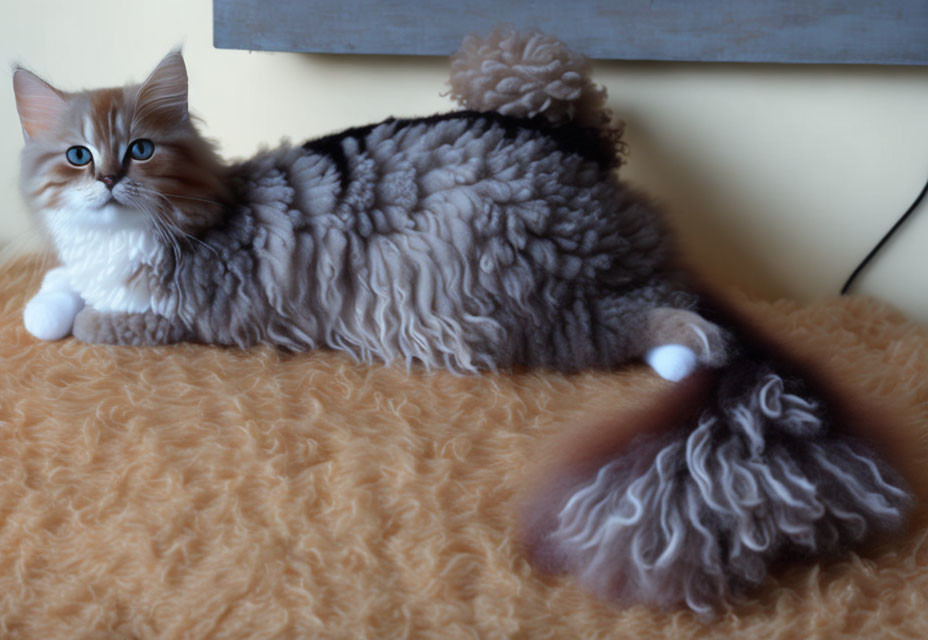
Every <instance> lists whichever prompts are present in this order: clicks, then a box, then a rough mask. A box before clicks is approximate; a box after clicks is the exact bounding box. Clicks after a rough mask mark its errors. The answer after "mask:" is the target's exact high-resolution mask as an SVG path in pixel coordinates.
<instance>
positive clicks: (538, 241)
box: [13, 29, 911, 612]
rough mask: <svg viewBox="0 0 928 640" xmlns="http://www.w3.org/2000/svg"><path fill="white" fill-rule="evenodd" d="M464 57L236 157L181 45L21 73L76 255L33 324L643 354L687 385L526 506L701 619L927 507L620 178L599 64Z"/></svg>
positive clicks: (494, 360) (484, 359)
mask: <svg viewBox="0 0 928 640" xmlns="http://www.w3.org/2000/svg"><path fill="white" fill-rule="evenodd" d="M451 67H452V70H451V94H452V96H453V97H454V98H455V99H457V100H458V101H459V102H461V103H462V104H463V105H464V106H465V110H461V111H454V112H451V113H446V114H438V115H434V116H429V117H424V118H407V119H394V118H389V119H387V120H384V121H383V122H380V123H375V124H371V125H368V126H362V127H356V128H352V129H348V130H346V131H342V132H337V133H333V134H331V135H327V136H324V137H322V138H318V139H314V140H310V141H308V142H306V143H304V144H302V145H292V144H289V143H284V144H281V145H280V146H278V147H276V148H273V149H267V150H264V151H261V152H259V153H258V154H257V155H255V156H254V157H252V158H249V159H245V160H242V161H239V162H233V163H226V162H225V161H223V160H222V159H221V158H220V157H219V155H218V153H217V152H216V150H215V148H214V147H213V146H212V145H211V144H210V143H209V142H208V141H207V140H206V139H205V138H203V137H202V135H201V134H200V133H199V131H198V129H197V125H196V121H195V119H193V118H191V117H190V114H189V111H188V104H187V99H188V82H187V72H186V66H185V62H184V60H183V57H182V55H181V53H180V52H179V51H174V52H171V53H170V54H168V56H166V57H165V58H164V59H163V60H162V61H161V63H160V64H159V65H158V66H157V67H156V68H155V69H154V71H152V73H151V74H150V75H149V76H148V78H147V79H146V80H145V81H143V82H142V83H140V84H137V85H127V86H125V87H117V88H112V89H98V90H91V91H79V92H65V91H61V90H59V89H56V88H55V87H52V86H51V85H50V84H48V83H47V82H45V81H44V80H42V79H41V78H39V77H38V76H36V75H35V74H33V73H31V72H29V71H26V70H25V69H17V70H16V71H15V72H14V75H13V86H14V91H15V94H16V103H17V109H18V112H19V115H20V123H21V124H22V128H23V133H24V138H25V146H24V150H23V154H22V173H21V189H22V193H23V196H24V199H25V200H26V203H27V204H28V206H29V207H30V209H31V210H32V212H33V214H34V215H35V217H36V218H37V220H38V222H39V223H40V224H41V225H42V226H43V227H44V230H45V231H46V237H48V238H49V240H50V241H51V242H52V243H53V244H54V248H55V252H56V254H57V257H58V260H59V263H60V264H59V266H57V267H56V268H54V269H52V270H51V271H49V272H48V273H46V274H45V277H44V280H43V283H42V286H41V288H40V290H39V291H38V293H37V295H35V297H33V298H32V300H30V301H29V303H28V304H27V305H26V307H25V310H24V315H23V319H24V324H25V327H26V329H27V330H28V331H29V332H30V333H31V334H32V335H33V336H35V337H36V338H39V339H43V340H58V339H62V338H66V337H69V336H73V337H74V338H77V339H79V340H82V341H84V342H90V343H106V344H120V345H132V346H152V345H164V344H171V343H175V342H179V341H195V342H201V343H207V344H216V345H229V346H236V347H241V348H246V347H249V346H251V345H254V344H269V345H273V346H275V347H280V348H284V349H289V350H293V351H305V350H310V349H318V348H331V349H339V350H342V351H345V352H348V353H349V354H351V355H352V356H354V357H355V358H356V359H357V360H358V361H363V362H374V361H401V362H406V363H407V364H410V365H411V364H412V363H414V362H415V363H418V364H419V365H421V366H424V367H426V368H430V367H431V368H443V369H450V370H453V371H456V372H459V373H479V372H480V371H486V370H499V369H507V368H512V367H517V366H536V367H550V368H554V369H558V370H562V371H576V370H580V369H588V368H592V367H599V368H614V367H617V366H620V365H622V364H624V363H627V362H629V361H633V360H638V359H643V360H645V361H646V362H647V363H648V364H650V365H651V367H653V368H654V370H655V371H656V372H657V373H658V374H659V375H660V376H662V377H663V378H666V379H668V380H672V381H681V380H682V382H680V383H679V386H678V387H676V388H675V389H674V390H673V391H672V393H671V395H670V396H669V397H667V398H663V399H662V400H661V401H660V402H659V404H658V405H656V408H655V409H654V410H653V411H650V412H645V413H643V414H641V415H636V416H629V417H627V418H625V419H618V420H613V421H607V422H606V423H604V424H599V425H597V427H598V428H597V431H596V436H595V437H590V436H589V435H587V434H585V432H584V431H582V430H571V431H570V432H569V433H568V436H567V437H568V438H569V442H568V444H567V445H562V446H561V456H560V457H559V458H557V459H552V460H549V461H548V463H547V464H546V465H545V467H544V468H543V473H542V475H541V476H540V478H541V479H540V480H539V481H538V483H537V484H536V485H535V486H534V487H533V489H534V491H531V492H529V493H530V495H529V497H528V498H527V502H526V508H525V518H524V527H523V529H524V538H525V542H526V547H527V549H528V551H529V554H530V556H531V558H533V559H534V561H535V562H536V564H538V565H539V566H540V567H542V568H545V569H548V570H559V571H560V570H563V571H567V572H570V573H572V574H574V575H575V576H576V577H577V579H579V580H580V581H581V582H582V583H583V584H585V585H587V586H588V587H589V588H591V589H593V590H594V591H596V592H597V593H599V594H601V595H602V596H604V597H606V598H609V599H611V600H616V601H620V602H644V603H648V604H651V605H659V606H676V605H688V606H689V607H691V608H692V609H694V610H697V611H702V612H709V611H711V610H713V608H714V607H715V606H716V605H718V604H719V603H721V602H722V601H724V600H725V599H726V598H728V597H729V596H732V595H736V594H738V593H742V592H744V591H745V589H746V588H749V587H753V586H756V585H759V584H760V583H761V582H762V581H763V580H764V578H765V576H766V574H767V572H768V567H769V566H770V564H771V563H772V562H774V561H776V560H778V559H780V558H784V557H788V556H794V555H796V554H800V555H804V556H808V557H812V556H821V555H823V554H832V553H836V552H838V551H841V550H843V549H846V548H847V546H848V545H851V544H854V543H858V542H860V541H862V540H864V538H866V537H868V536H870V535H871V534H875V533H879V532H881V531H892V530H896V529H899V528H900V527H901V526H902V523H903V518H904V515H905V513H906V510H907V506H908V505H909V504H910V502H911V498H910V496H909V493H908V492H907V490H906V489H905V488H904V484H903V481H902V480H901V479H900V477H899V476H898V475H897V474H895V473H894V472H893V471H892V470H891V469H890V468H889V466H888V465H887V464H886V463H885V462H883V459H882V458H881V457H880V456H879V455H878V454H877V453H876V451H875V449H871V448H868V446H867V445H865V444H863V442H862V441H860V440H858V438H857V435H855V434H858V433H859V434H861V435H866V429H865V427H866V425H862V427H861V428H860V429H859V430H856V431H855V425H858V424H861V423H860V420H859V416H858V415H856V414H855V412H853V411H848V410H847V409H846V407H845V404H846V403H844V402H842V401H839V400H840V399H839V398H838V395H837V394H834V393H829V392H828V391H827V389H826V387H825V385H823V384H822V383H820V382H816V381H815V380H816V377H815V376H814V375H811V374H810V372H811V368H810V367H808V366H803V365H801V364H797V363H796V362H797V361H795V360H794V359H791V358H789V357H786V356H785V355H784V353H785V350H783V349H781V348H778V347H774V346H769V344H768V342H767V341H765V340H763V339H761V338H760V337H758V334H757V332H755V331H753V330H752V329H750V328H749V326H748V324H747V323H744V322H740V321H737V320H735V319H734V316H733V314H731V313H729V312H726V311H724V305H719V304H716V303H713V302H711V301H710V300H709V299H708V298H707V297H706V296H704V295H701V294H700V293H699V292H698V291H697V288H696V287H695V286H694V285H693V278H692V277H691V276H689V275H688V274H687V272H686V270H685V269H683V268H682V267H681V266H680V264H679V262H678V261H677V260H676V258H675V255H674V251H673V246H672V245H673V242H672V238H671V236H670V234H669V233H668V232H667V230H666V226H665V224H664V222H663V220H662V217H661V215H660V213H659V211H657V210H656V208H655V207H654V206H652V205H651V203H650V201H649V199H648V198H647V197H645V196H643V195H642V194H640V193H638V192H637V191H636V190H635V189H633V188H631V187H629V186H628V185H627V184H625V183H624V182H623V181H622V180H621V179H620V178H619V176H618V174H617V172H616V169H617V168H618V167H619V166H620V164H621V160H622V158H621V152H622V142H621V135H622V128H621V126H620V125H616V124H613V123H612V118H611V115H610V113H609V111H608V109H607V108H606V94H605V91H604V90H603V89H602V88H599V87H597V86H596V85H594V84H593V82H592V81H591V80H590V63H589V62H588V61H587V60H585V59H584V58H583V57H581V56H578V55H575V54H574V53H572V52H571V51H570V50H569V49H567V47H566V46H565V45H564V44H562V43H561V42H559V41H558V40H556V39H555V38H552V37H549V36H544V35H540V34H527V35H523V34H519V33H518V32H516V31H513V30H507V29H501V30H498V31H496V32H494V33H493V34H491V35H490V36H489V37H487V38H484V39H480V38H470V39H468V40H467V41H466V42H465V43H464V45H463V48H462V49H461V51H460V52H459V53H458V54H457V55H456V56H455V57H454V58H453V59H452V65H451ZM231 106H232V105H230V108H231Z"/></svg>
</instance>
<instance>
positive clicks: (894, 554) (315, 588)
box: [0, 262, 928, 640]
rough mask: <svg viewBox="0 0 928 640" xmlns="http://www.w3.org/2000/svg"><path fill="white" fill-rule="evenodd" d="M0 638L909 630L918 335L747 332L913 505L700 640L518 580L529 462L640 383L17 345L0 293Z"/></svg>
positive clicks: (754, 309)
mask: <svg viewBox="0 0 928 640" xmlns="http://www.w3.org/2000/svg"><path fill="white" fill-rule="evenodd" d="M0 276H2V277H0V362H2V366H0V471H2V472H0V513H2V526H0V593H2V594H3V597H2V598H0V635H2V636H3V637H4V638H9V639H11V640H17V639H20V638H42V639H47V640H51V639H56V638H62V639H69V640H70V639H73V638H110V639H114V640H118V639H123V638H125V639H128V638H134V639H137V640H142V639H148V638H152V639H154V638H184V637H190V638H201V639H204V640H206V639H210V638H217V639H218V638H227V639H228V638H249V639H250V638H306V637H310V638H345V637H353V638H354V637H370V638H402V637H417V638H426V637H440V638H449V639H456V638H473V637H475V636H476V637H484V638H493V637H515V638H518V637H527V638H578V637H587V638H611V637H621V638H630V639H633V638H654V637H663V638H669V639H681V638H696V637H699V638H706V637H710V638H734V637H744V638H769V637H783V638H792V637H823V638H861V637H866V638H881V637H911V638H917V637H921V635H923V632H924V629H925V628H928V544H926V540H928V517H926V516H928V513H926V511H925V508H924V505H925V504H928V502H926V501H925V499H924V498H925V495H924V488H925V487H928V431H926V425H928V330H926V329H925V328H924V327H921V326H918V325H916V324H914V323H911V322H907V321H906V320H905V319H904V318H903V317H902V316H901V315H899V314H898V313H895V312H893V311H891V310H889V309H888V308H887V307H886V306H884V305H882V304H879V303H877V302H874V301H870V300H866V299H863V298H859V297H850V298H843V299H839V300H833V301H830V302H827V303H818V304H814V305H811V306H808V307H804V308H800V307H799V306H797V305H796V304H794V303H788V302H781V303H777V304H771V303H762V302H754V303H751V304H750V305H748V306H747V309H748V310H749V311H750V315H751V317H753V318H756V319H757V320H758V321H763V323H764V325H765V327H766V328H767V329H768V330H770V332H774V333H776V334H777V335H781V336H784V339H787V340H788V342H789V344H790V345H791V346H793V347H794V348H795V349H796V350H797V351H801V352H804V353H809V354H810V355H811V356H813V357H814V358H815V359H816V360H817V361H818V362H820V364H821V365H822V367H823V368H824V369H825V371H826V372H827V374H828V375H829V377H831V378H833V379H835V380H838V381H840V383H841V385H842V387H843V388H845V389H847V391H848V392H849V393H851V394H854V395H859V396H867V397H870V398H874V399H877V400H880V401H882V402H883V403H885V404H888V405H890V406H892V407H893V408H894V411H893V415H894V417H895V419H893V420H888V421H885V422H884V423H881V424H879V425H871V427H872V428H871V429H870V432H871V433H872V434H873V435H877V432H880V433H883V434H885V435H889V436H891V437H893V438H895V439H896V440H897V444H896V446H895V449H896V450H897V451H899V452H901V454H902V455H900V456H897V457H894V458H892V460H893V462H894V463H895V464H896V465H897V467H898V468H899V470H900V471H901V472H903V473H904V474H905V475H906V477H907V478H909V480H910V483H911V486H912V487H913V488H914V489H915V490H916V491H917V492H918V494H919V498H920V499H919V503H918V504H919V507H918V508H917V509H916V511H915V513H914V515H913V522H912V527H911V529H910V530H909V531H908V532H907V533H905V534H904V535H902V536H900V537H899V538H897V539H893V540H892V541H890V542H882V543H880V544H879V545H877V546H870V547H867V548H866V549H864V550H862V551H861V552H860V553H859V554H849V555H844V556H841V557H838V558H835V559H831V560H822V559H809V560H808V561H806V562H803V563H800V564H793V565H791V566H790V567H789V568H788V569H786V570H779V571H777V572H775V573H774V575H773V576H772V577H771V578H769V579H768V582H767V584H766V586H765V588H764V589H762V590H760V591H757V592H755V593H754V594H753V595H752V596H751V597H748V598H746V599H745V600H744V601H743V602H740V603H738V604H736V605H732V604H725V605H724V608H723V609H722V611H721V612H720V615H719V616H718V617H717V619H716V620H715V621H714V622H713V623H712V624H711V625H707V624H706V623H705V622H704V621H703V620H702V619H701V618H700V617H699V616H698V615H695V614H693V613H691V612H688V611H678V612H672V613H671V612H661V611H657V610H652V609H648V608H645V607H640V606H639V607H631V608H618V607H614V606H607V605H604V604H603V603H601V602H599V601H598V600H596V599H595V598H591V597H590V596H589V594H587V593H585V592H584V591H583V590H581V589H579V588H578V587H577V586H576V582H575V581H574V580H571V579H562V578H551V577H545V576H542V575H541V574H539V573H538V572H536V571H533V570H531V569H530V567H529V566H528V564H527V563H526V561H525V559H524V556H523V555H522V552H521V549H519V547H518V545H517V544H516V543H515V540H516V536H515V531H516V524H515V519H514V513H515V512H516V510H517V506H518V504H519V502H520V494H519V487H521V486H522V484H523V483H524V476H525V469H526V468H527V467H529V466H530V465H532V464H533V463H534V461H535V451H536V449H537V447H538V446H539V445H540V444H541V443H543V442H546V441H548V440H549V439H550V438H552V437H554V436H556V435H557V434H560V433H563V431H564V424H565V422H566V423H567V424H575V423H576V422H577V421H578V420H579V419H580V418H581V417H582V416H585V415H587V414H588V413H589V412H591V411H592V412H605V411H620V412H628V411H632V410H640V409H642V408H648V407H650V406H652V405H653V403H654V402H655V399H656V398H659V397H660V396H661V394H662V393H665V392H667V390H668V386H669V385H667V383H663V382H661V381H660V380H658V379H657V378H656V377H655V376H654V375H653V374H652V373H651V372H650V371H647V370H646V369H645V368H644V367H643V366H642V367H634V366H632V367H629V368H627V369H624V370H622V371H618V372H607V371H592V372H584V373H578V374H571V375H565V374H562V373H557V372H552V371H543V370H534V371H526V372H520V373H506V374H485V375H481V376H466V377H461V376H456V375H454V374H450V373H447V372H443V371H437V372H432V373H424V372H421V371H418V370H414V371H412V372H407V371H406V370H405V369H404V368H403V367H401V366H388V367H384V366H380V365H376V366H370V365H358V364H354V363H352V362H351V360H350V358H348V357H347V356H346V355H345V354H341V353H336V352H332V351H326V350H320V351H317V352H313V353H307V354H288V353H284V352H281V351H278V350H274V349H270V348H266V347H258V348H255V349H252V350H249V351H239V350H235V349H217V348H215V347H210V346H201V345H192V344H183V345H177V346H174V347H171V348H169V349H167V348H159V347H154V348H152V347H140V348H136V347H107V346H100V345H86V344H83V343H80V342H78V341H77V340H73V339H68V340H62V341H59V342H41V341H37V340H35V339H34V338H32V337H31V336H29V335H28V334H27V333H26V331H25V330H24V328H23V327H22V323H21V321H20V313H21V311H22V309H23V306H24V305H25V303H26V300H27V298H28V296H29V295H31V292H32V291H33V290H34V288H35V287H36V286H37V284H38V281H39V279H40V278H41V274H40V273H39V272H38V270H37V269H36V264H35V263H34V262H31V263H22V262H20V263H16V264H12V265H9V264H8V265H5V266H4V267H3V269H2V271H0Z"/></svg>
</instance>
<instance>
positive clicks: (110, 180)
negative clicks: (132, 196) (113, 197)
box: [97, 174, 119, 189]
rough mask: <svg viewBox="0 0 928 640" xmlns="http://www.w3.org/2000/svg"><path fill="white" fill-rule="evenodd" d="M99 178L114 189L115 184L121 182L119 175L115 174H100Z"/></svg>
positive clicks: (109, 187)
mask: <svg viewBox="0 0 928 640" xmlns="http://www.w3.org/2000/svg"><path fill="white" fill-rule="evenodd" d="M97 179H98V180H99V181H100V182H102V183H103V184H105V185H106V186H107V188H108V189H112V188H113V185H114V184H116V183H117V182H119V176H117V175H113V174H110V175H106V176H100V177H99V178H97Z"/></svg>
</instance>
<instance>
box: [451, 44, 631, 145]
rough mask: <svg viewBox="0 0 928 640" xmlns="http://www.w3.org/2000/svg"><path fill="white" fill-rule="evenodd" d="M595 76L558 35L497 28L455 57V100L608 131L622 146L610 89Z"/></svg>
mask: <svg viewBox="0 0 928 640" xmlns="http://www.w3.org/2000/svg"><path fill="white" fill-rule="evenodd" d="M590 74H591V64H590V61H589V60H588V59H587V58H585V57H584V56H582V55H579V54H577V53H574V52H573V51H571V50H570V49H569V48H568V47H567V45H566V44H564V43H563V42H561V41H560V40H558V39H557V38H555V37H554V36H550V35H546V34H543V33H538V32H531V33H521V32H519V31H517V30H515V29H513V28H512V27H498V28H497V29H496V30H494V31H493V32H492V33H490V34H489V35H485V36H477V35H472V36H469V37H467V38H466V39H465V40H464V42H463V44H462V45H461V48H460V50H459V51H458V52H457V53H455V54H454V55H453V56H452V57H451V79H450V85H451V92H450V95H451V97H452V98H453V99H455V100H456V101H458V102H459V103H460V104H461V105H462V106H463V107H464V108H466V109H471V110H474V111H497V112H499V113H502V114H505V115H510V116H515V117H522V118H530V117H535V116H543V117H544V118H546V119H547V120H549V121H550V122H551V123H552V124H555V125H560V124H567V123H574V124H576V125H579V126H581V127H589V128H599V129H603V130H604V131H607V132H610V135H613V136H614V137H615V139H616V141H618V139H619V138H620V137H621V124H620V123H616V124H613V123H612V114H611V112H610V111H609V109H607V108H606V90H605V88H604V87H601V86H598V85H596V84H594V83H593V81H592V80H591V78H590Z"/></svg>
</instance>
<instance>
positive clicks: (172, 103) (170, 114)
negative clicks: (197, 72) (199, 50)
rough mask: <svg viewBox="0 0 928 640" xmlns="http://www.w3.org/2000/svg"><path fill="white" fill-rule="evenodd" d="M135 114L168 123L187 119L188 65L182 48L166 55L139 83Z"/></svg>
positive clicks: (166, 124) (164, 123)
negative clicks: (182, 53) (181, 50)
mask: <svg viewBox="0 0 928 640" xmlns="http://www.w3.org/2000/svg"><path fill="white" fill-rule="evenodd" d="M135 117H136V118H144V119H152V120H155V121H157V122H160V123H161V124H163V125H165V126H170V125H172V124H176V123H178V122H183V121H185V120H186V119H187V117H188V116H187V67H186V66H185V65H184V57H183V56H182V55H181V53H180V50H179V49H175V50H174V51H172V52H171V53H169V54H168V55H166V56H165V57H164V59H163V60H162V61H161V62H159V63H158V66H157V67H155V70H154V71H152V72H151V75H150V76H148V78H147V79H146V80H145V82H143V83H142V84H141V86H140V87H139V93H138V100H137V104H136V107H135Z"/></svg>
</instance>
